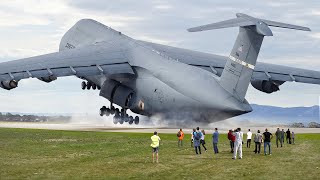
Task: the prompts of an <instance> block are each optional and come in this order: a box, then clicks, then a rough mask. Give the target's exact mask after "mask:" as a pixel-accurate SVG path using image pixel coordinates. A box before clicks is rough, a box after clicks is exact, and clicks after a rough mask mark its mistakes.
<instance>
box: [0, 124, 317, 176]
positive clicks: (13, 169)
mask: <svg viewBox="0 0 320 180" xmlns="http://www.w3.org/2000/svg"><path fill="white" fill-rule="evenodd" d="M150 137H151V134H145V133H109V132H77V131H54V130H32V129H6V128H0V179H129V178H132V179H231V178H238V179H319V177H320V176H319V175H320V169H317V168H316V167H319V168H320V141H319V139H320V134H297V135H296V144H295V145H287V144H285V146H284V147H283V148H276V146H275V142H273V143H272V146H273V147H272V150H273V153H272V156H264V155H257V154H254V153H253V152H252V151H253V150H254V149H253V147H251V149H247V148H246V147H244V148H243V151H244V152H243V159H242V160H232V159H231V157H232V155H231V153H230V152H229V144H228V141H227V138H226V135H225V134H223V135H220V143H219V150H220V152H221V153H219V154H217V155H214V154H213V151H212V144H211V139H210V138H211V137H210V135H207V137H206V138H207V139H206V141H207V148H208V150H209V151H208V152H207V153H205V152H204V153H203V154H202V155H199V156H196V155H195V153H194V151H193V148H191V147H190V142H189V139H190V135H186V137H185V142H184V148H180V149H178V148H177V137H176V135H175V134H160V137H161V139H162V142H161V145H160V162H159V164H153V163H152V160H151V147H150ZM262 148H263V147H262Z"/></svg>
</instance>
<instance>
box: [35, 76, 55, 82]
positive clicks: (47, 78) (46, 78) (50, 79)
mask: <svg viewBox="0 0 320 180" xmlns="http://www.w3.org/2000/svg"><path fill="white" fill-rule="evenodd" d="M38 79H39V80H40V81H43V82H46V83H49V82H52V81H55V80H57V77H55V76H48V77H41V78H38Z"/></svg>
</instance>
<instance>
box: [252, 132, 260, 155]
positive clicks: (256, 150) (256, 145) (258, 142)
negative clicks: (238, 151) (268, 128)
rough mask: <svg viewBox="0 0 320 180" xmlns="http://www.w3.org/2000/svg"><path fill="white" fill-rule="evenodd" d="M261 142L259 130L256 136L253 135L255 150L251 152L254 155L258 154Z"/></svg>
mask: <svg viewBox="0 0 320 180" xmlns="http://www.w3.org/2000/svg"><path fill="white" fill-rule="evenodd" d="M261 142H262V134H261V133H260V130H258V131H257V134H255V135H254V143H255V150H254V151H253V152H255V153H256V154H257V153H258V154H260V149H261Z"/></svg>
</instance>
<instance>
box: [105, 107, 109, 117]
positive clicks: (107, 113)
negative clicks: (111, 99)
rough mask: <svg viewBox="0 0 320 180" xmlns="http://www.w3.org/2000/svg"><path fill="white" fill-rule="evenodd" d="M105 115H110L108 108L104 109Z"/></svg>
mask: <svg viewBox="0 0 320 180" xmlns="http://www.w3.org/2000/svg"><path fill="white" fill-rule="evenodd" d="M105 114H106V116H109V115H110V109H109V108H106V112H105Z"/></svg>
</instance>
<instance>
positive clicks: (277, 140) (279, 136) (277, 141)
mask: <svg viewBox="0 0 320 180" xmlns="http://www.w3.org/2000/svg"><path fill="white" fill-rule="evenodd" d="M279 141H280V145H281V147H282V140H281V131H280V129H279V128H277V131H276V144H277V148H278V147H279Z"/></svg>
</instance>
